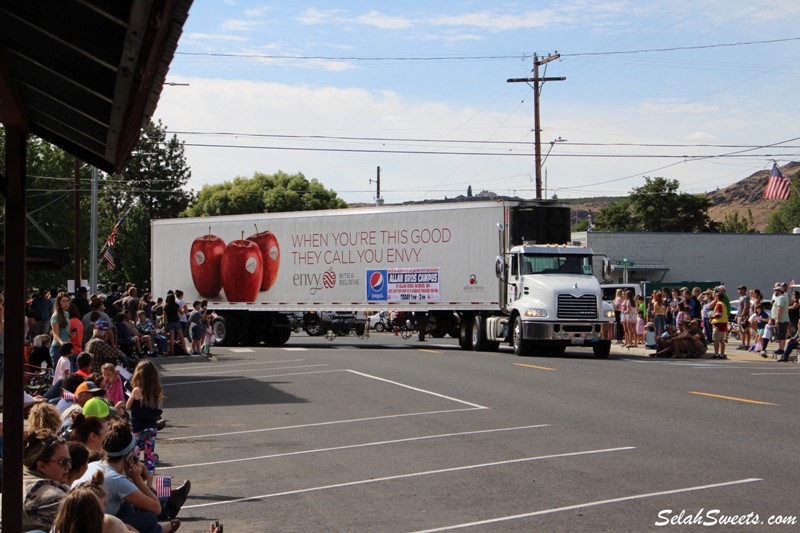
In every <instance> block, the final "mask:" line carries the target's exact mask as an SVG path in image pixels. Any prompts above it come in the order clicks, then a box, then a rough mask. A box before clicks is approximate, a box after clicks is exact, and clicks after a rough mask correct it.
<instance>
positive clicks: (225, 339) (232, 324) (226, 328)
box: [211, 316, 239, 346]
mask: <svg viewBox="0 0 800 533" xmlns="http://www.w3.org/2000/svg"><path fill="white" fill-rule="evenodd" d="M211 332H212V333H213V334H214V344H219V345H220V346H236V345H237V344H239V327H238V323H237V320H236V319H235V318H232V317H224V316H218V317H217V318H215V319H214V322H213V323H212V324H211Z"/></svg>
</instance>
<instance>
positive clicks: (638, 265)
mask: <svg viewBox="0 0 800 533" xmlns="http://www.w3.org/2000/svg"><path fill="white" fill-rule="evenodd" d="M626 268H627V269H628V271H633V270H635V271H637V272H646V271H651V272H668V271H669V265H667V264H666V263H661V262H658V261H637V260H635V259H633V260H630V261H627V260H623V259H618V260H613V259H612V260H611V270H612V271H613V270H625V269H626Z"/></svg>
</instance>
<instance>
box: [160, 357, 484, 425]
mask: <svg viewBox="0 0 800 533" xmlns="http://www.w3.org/2000/svg"><path fill="white" fill-rule="evenodd" d="M331 372H334V371H333V370H331ZM479 410H480V409H477V408H472V407H470V408H467V409H446V410H441V411H421V412H418V413H401V414H396V415H383V416H369V417H364V418H351V419H346V420H331V421H329V422H314V423H312V424H297V425H294V426H281V427H275V428H261V429H247V430H243V431H227V432H225V433H208V434H205V435H188V436H186V437H171V438H169V439H158V440H160V441H180V440H190V439H205V438H210V437H227V436H229V435H244V434H247V433H262V432H266V431H283V430H285V429H302V428H311V427H317V426H332V425H336V424H352V423H354V422H370V421H372V420H387V419H390V418H403V417H408V416H427V415H441V414H446V413H464V412H467V411H479Z"/></svg>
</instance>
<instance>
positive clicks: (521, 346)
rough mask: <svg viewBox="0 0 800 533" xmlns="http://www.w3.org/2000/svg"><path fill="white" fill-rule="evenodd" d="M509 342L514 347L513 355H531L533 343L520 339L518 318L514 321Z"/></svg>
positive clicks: (520, 325)
mask: <svg viewBox="0 0 800 533" xmlns="http://www.w3.org/2000/svg"><path fill="white" fill-rule="evenodd" d="M511 342H512V343H513V347H514V355H518V356H522V357H525V356H528V355H532V354H533V343H532V342H531V341H529V340H525V339H523V338H522V319H520V318H519V317H517V318H516V319H514V329H513V330H512V334H511Z"/></svg>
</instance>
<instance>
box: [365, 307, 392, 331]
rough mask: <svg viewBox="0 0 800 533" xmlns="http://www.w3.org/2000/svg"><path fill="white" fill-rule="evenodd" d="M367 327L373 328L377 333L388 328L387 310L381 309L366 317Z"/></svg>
mask: <svg viewBox="0 0 800 533" xmlns="http://www.w3.org/2000/svg"><path fill="white" fill-rule="evenodd" d="M367 323H368V324H369V329H374V330H375V331H377V332H378V333H380V332H381V331H386V330H388V329H389V311H381V312H380V313H375V314H374V315H371V316H369V317H368V318H367Z"/></svg>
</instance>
